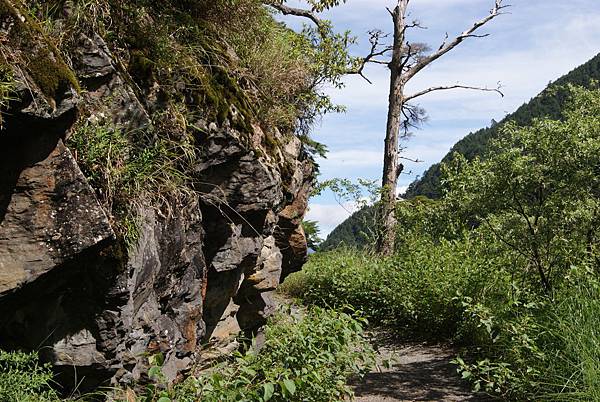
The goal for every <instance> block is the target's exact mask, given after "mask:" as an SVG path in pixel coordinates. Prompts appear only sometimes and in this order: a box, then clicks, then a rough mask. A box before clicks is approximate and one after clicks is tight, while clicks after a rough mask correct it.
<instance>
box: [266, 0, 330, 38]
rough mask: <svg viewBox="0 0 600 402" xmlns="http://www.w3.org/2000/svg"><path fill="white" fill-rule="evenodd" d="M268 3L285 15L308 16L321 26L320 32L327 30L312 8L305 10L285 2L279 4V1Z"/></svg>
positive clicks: (318, 26)
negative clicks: (287, 4)
mask: <svg viewBox="0 0 600 402" xmlns="http://www.w3.org/2000/svg"><path fill="white" fill-rule="evenodd" d="M266 4H268V5H269V6H271V7H273V8H274V9H276V10H277V11H279V12H281V13H282V14H283V15H293V16H295V17H302V18H308V19H309V20H311V21H312V22H313V23H314V24H315V25H316V26H317V28H319V31H320V32H323V31H324V30H325V26H324V24H323V21H322V20H321V19H320V18H319V17H318V16H317V14H315V13H314V12H312V11H310V10H305V9H302V8H296V7H290V6H286V5H285V4H279V3H271V2H267V3H266Z"/></svg>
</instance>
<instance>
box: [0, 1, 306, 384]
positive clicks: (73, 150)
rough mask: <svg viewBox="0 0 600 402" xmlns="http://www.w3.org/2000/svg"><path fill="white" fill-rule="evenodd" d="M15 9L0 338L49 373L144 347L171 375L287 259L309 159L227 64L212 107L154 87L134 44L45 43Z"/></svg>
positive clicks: (296, 252) (223, 330)
mask: <svg viewBox="0 0 600 402" xmlns="http://www.w3.org/2000/svg"><path fill="white" fill-rule="evenodd" d="M62 3H64V2H62ZM69 3H70V2H66V4H65V5H64V9H63V10H62V11H61V12H63V13H66V14H68V13H69V10H68V6H69ZM22 7H23V5H22V4H21V3H19V2H17V1H13V0H10V1H0V36H1V39H2V40H1V42H2V44H1V47H2V74H5V77H4V81H6V82H7V84H8V83H10V85H11V87H10V94H11V95H10V97H7V101H6V102H4V103H3V104H2V106H3V108H2V129H1V131H0V316H1V317H2V320H0V348H3V349H26V350H40V353H41V355H42V357H43V358H44V359H45V360H47V361H50V362H51V363H52V364H53V365H54V367H55V368H56V371H57V372H58V373H59V377H58V380H59V382H61V383H62V384H63V385H65V386H66V387H69V386H72V385H75V384H74V383H75V382H78V381H81V380H82V379H83V383H82V384H80V389H84V390H85V389H89V388H93V387H95V386H97V385H101V384H104V385H107V384H110V383H112V384H121V385H122V384H131V383H139V382H143V381H144V379H145V378H146V376H147V370H148V359H147V358H148V356H151V355H153V354H155V353H158V352H161V353H163V354H164V356H165V365H164V372H165V374H166V375H167V376H168V378H170V379H175V378H176V377H177V376H178V375H179V374H181V373H182V372H185V370H188V369H189V368H190V367H191V365H192V364H194V363H195V362H197V361H199V360H202V353H201V351H200V350H201V349H200V346H201V345H202V344H203V343H205V342H209V341H211V340H212V341H218V340H222V339H226V338H227V337H228V336H229V335H231V334H235V333H237V332H239V331H252V330H255V329H256V328H258V327H260V326H261V325H262V324H263V323H264V322H265V318H266V317H268V316H269V314H270V313H271V312H272V310H273V308H274V302H273V300H272V297H271V294H272V292H273V291H274V290H275V289H276V287H277V286H278V284H279V283H280V282H281V281H282V280H283V278H284V277H285V276H286V275H288V274H289V273H291V272H294V271H296V270H298V269H300V267H301V266H302V264H303V263H304V261H305V258H306V241H305V237H304V233H303V231H302V226H301V220H302V217H303V215H304V212H305V209H306V207H307V199H308V194H309V192H310V190H311V183H312V171H313V164H312V160H311V158H310V157H309V156H308V155H307V154H306V152H305V150H304V147H303V145H302V143H301V142H300V140H299V139H298V138H297V137H296V136H294V135H293V133H285V134H281V133H280V131H279V130H278V129H277V128H276V127H274V126H268V125H265V124H261V123H260V122H259V119H255V118H254V117H253V115H251V114H250V113H248V112H247V111H244V110H243V109H244V105H245V104H246V103H245V102H246V101H244V102H241V101H239V99H241V98H243V96H244V91H246V89H239V91H237V92H241V93H235V94H234V95H235V97H233V96H232V95H231V92H232V90H231V88H230V87H231V86H232V85H237V84H236V82H235V81H236V78H235V76H234V75H233V76H228V77H227V80H229V81H227V80H225V83H224V84H221V85H216V86H214V88H213V89H211V91H212V93H211V96H213V97H214V96H215V95H216V96H218V97H220V98H221V101H220V102H219V104H218V107H214V104H213V105H212V107H211V105H210V104H209V103H208V102H205V103H202V102H199V101H196V100H194V99H196V97H197V93H196V92H194V91H195V90H194V89H190V88H191V87H192V86H191V85H189V83H188V82H181V83H176V84H175V85H174V88H175V89H171V92H170V93H167V90H164V89H163V88H162V84H163V83H161V81H160V79H159V78H158V77H153V76H149V75H148V74H147V71H145V70H144V69H143V68H141V67H140V63H141V64H143V63H142V62H141V61H140V60H143V58H141V57H138V58H137V59H136V57H137V56H136V55H137V54H138V53H136V52H137V50H136V49H127V50H128V52H127V55H126V56H123V55H122V54H120V53H123V49H116V48H115V47H114V46H111V45H110V44H109V43H108V42H107V41H106V40H105V38H103V37H102V35H99V34H97V33H96V32H94V30H93V29H91V30H89V29H88V30H87V31H84V30H81V31H79V32H77V35H76V36H73V37H71V38H69V42H70V48H69V49H70V50H69V51H68V52H65V51H64V50H61V51H59V50H58V49H57V47H56V46H55V45H54V43H53V40H52V38H50V37H49V36H48V35H47V33H45V32H44V31H43V30H42V29H41V28H39V27H38V26H37V22H36V21H34V17H33V16H32V15H31V14H30V13H27V12H25V11H24V10H23V8H22ZM71 35H74V34H71ZM230 57H235V56H230ZM142 67H143V66H142ZM140 71H142V72H140ZM219 74H221V73H219ZM231 80H233V82H230V81H231ZM222 81H223V80H222ZM177 85H180V86H179V87H177ZM205 92H206V91H205ZM174 93H176V94H179V95H181V98H182V99H183V100H178V103H175V102H169V101H168V100H167V95H169V96H172V94H174ZM213 103H214V102H213ZM207 105H208V106H207ZM181 110H183V111H184V112H185V113H183V114H184V115H185V118H181V116H180V115H181V114H182V113H180V114H178V113H177V112H178V111H181ZM182 120H183V122H182ZM139 133H143V135H141V134H139ZM101 140H102V141H104V142H102V141H101ZM167 140H168V142H166V143H163V141H167ZM184 143H185V144H186V146H185V147H184V146H183V145H181V144H184ZM161 144H162V145H161ZM164 144H167V145H164ZM159 151H160V152H159ZM94 155H96V157H94ZM98 155H99V156H98ZM153 158H154V159H153ZM157 158H158V159H157ZM160 158H163V159H160ZM183 159H185V160H186V163H185V164H183V163H180V161H181V160H183ZM154 160H160V161H163V160H164V163H165V165H164V166H163V165H161V164H153V162H152V161H154ZM146 161H148V162H146ZM165 166H166V167H165ZM169 169H170V170H169ZM161 170H168V171H169V172H171V171H172V172H171V173H170V175H167V176H165V175H161V172H160V171H161ZM115 172H117V173H118V174H117V173H115ZM165 177H166V178H170V179H169V180H171V179H172V180H171V181H173V182H176V184H175V185H173V186H171V187H170V186H169V185H167V184H165V183H167V182H168V181H169V180H167V179H165ZM159 178H160V179H161V180H162V182H165V183H163V185H156V182H157V181H158V180H159ZM162 182H161V183H162ZM123 194H125V195H126V196H124V195H123ZM128 197H129V198H128ZM74 368H75V369H74ZM74 373H76V374H75V375H74Z"/></svg>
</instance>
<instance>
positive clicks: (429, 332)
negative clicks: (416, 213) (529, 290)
mask: <svg viewBox="0 0 600 402" xmlns="http://www.w3.org/2000/svg"><path fill="white" fill-rule="evenodd" d="M412 246H413V250H412V252H410V253H407V254H403V255H396V256H393V257H389V258H381V257H378V256H372V255H368V254H365V253H363V252H359V251H356V250H347V249H346V250H345V249H338V250H335V251H331V252H327V253H318V254H315V255H313V256H311V258H310V260H309V262H308V264H307V265H306V266H305V267H304V269H303V271H301V272H299V273H295V274H293V275H291V276H290V277H289V278H288V279H287V280H286V281H285V283H284V284H283V287H282V289H283V291H285V292H288V293H289V294H291V295H292V296H295V297H300V298H301V299H302V300H303V301H304V302H306V303H310V304H317V305H323V306H329V307H332V308H343V307H344V306H352V308H354V309H359V310H360V311H362V312H363V313H364V314H365V316H366V317H367V318H368V319H369V320H370V321H371V322H372V323H375V324H382V325H386V326H389V327H391V328H392V329H395V330H397V331H399V332H400V333H402V334H404V335H410V336H419V337H426V338H430V337H435V338H444V337H448V336H452V335H453V334H454V333H456V331H457V327H458V325H459V323H460V321H461V319H462V316H463V308H462V306H461V303H460V301H459V300H458V299H457V296H459V295H460V294H461V292H462V293H466V294H477V293H478V292H480V291H481V289H483V288H484V285H485V284H486V283H489V282H490V278H491V277H492V276H491V275H490V272H489V271H491V270H492V269H493V267H491V266H490V264H489V263H487V261H486V258H487V257H488V255H486V253H485V251H484V250H483V249H482V248H481V247H480V244H477V241H476V240H466V241H464V242H453V241H446V240H444V241H442V242H440V243H439V244H437V245H436V244H434V243H433V242H431V241H429V240H420V243H416V242H415V243H413V245H412ZM497 281H498V282H500V283H502V281H504V282H505V281H506V280H505V279H504V278H502V277H501V276H499V278H497ZM496 285H498V286H504V285H503V284H502V285H501V284H496Z"/></svg>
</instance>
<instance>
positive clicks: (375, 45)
mask: <svg viewBox="0 0 600 402" xmlns="http://www.w3.org/2000/svg"><path fill="white" fill-rule="evenodd" d="M369 35H370V38H369V42H370V43H371V50H370V51H369V54H367V55H366V56H365V57H363V58H361V59H359V62H358V64H357V65H356V66H355V67H354V68H353V69H350V70H348V71H347V73H348V74H358V75H360V76H361V77H363V78H364V79H365V80H366V81H367V82H368V83H369V84H372V83H373V82H371V80H369V79H368V78H367V77H366V76H365V75H364V69H365V66H366V65H367V64H368V63H376V64H385V65H387V64H389V62H386V61H384V60H377V59H375V57H379V56H385V54H386V53H389V52H391V51H392V47H391V46H385V47H384V48H380V45H381V40H382V39H384V38H387V36H388V35H386V34H384V33H383V32H382V31H380V30H373V31H369Z"/></svg>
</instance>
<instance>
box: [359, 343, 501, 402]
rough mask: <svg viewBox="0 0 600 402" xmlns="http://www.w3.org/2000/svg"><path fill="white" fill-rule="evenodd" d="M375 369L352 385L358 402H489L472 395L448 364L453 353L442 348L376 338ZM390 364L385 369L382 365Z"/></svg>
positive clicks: (488, 399) (466, 385) (449, 349)
mask: <svg viewBox="0 0 600 402" xmlns="http://www.w3.org/2000/svg"><path fill="white" fill-rule="evenodd" d="M376 343H377V346H378V348H379V360H380V362H379V366H380V367H379V368H377V369H374V370H373V371H372V372H371V373H369V374H367V375H366V376H365V378H363V379H362V380H361V381H360V382H357V383H356V384H354V386H355V388H354V392H355V393H356V399H355V400H356V401H358V402H392V401H405V402H408V401H449V402H455V401H469V402H484V401H486V402H487V401H491V400H492V399H490V398H488V397H485V396H480V395H474V394H473V393H472V392H470V390H469V386H468V384H466V383H464V382H463V381H462V380H461V379H460V377H459V376H458V374H457V373H456V367H455V366H454V365H452V364H451V363H450V361H451V360H452V359H454V357H456V351H455V350H454V349H452V348H450V347H448V346H444V345H435V346H432V345H427V344H420V343H413V344H406V343H403V344H398V343H396V342H394V341H393V340H392V339H390V338H389V336H383V335H379V336H377V340H376ZM386 360H388V361H390V362H391V367H390V368H385V366H384V364H383V362H384V361H386Z"/></svg>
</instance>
